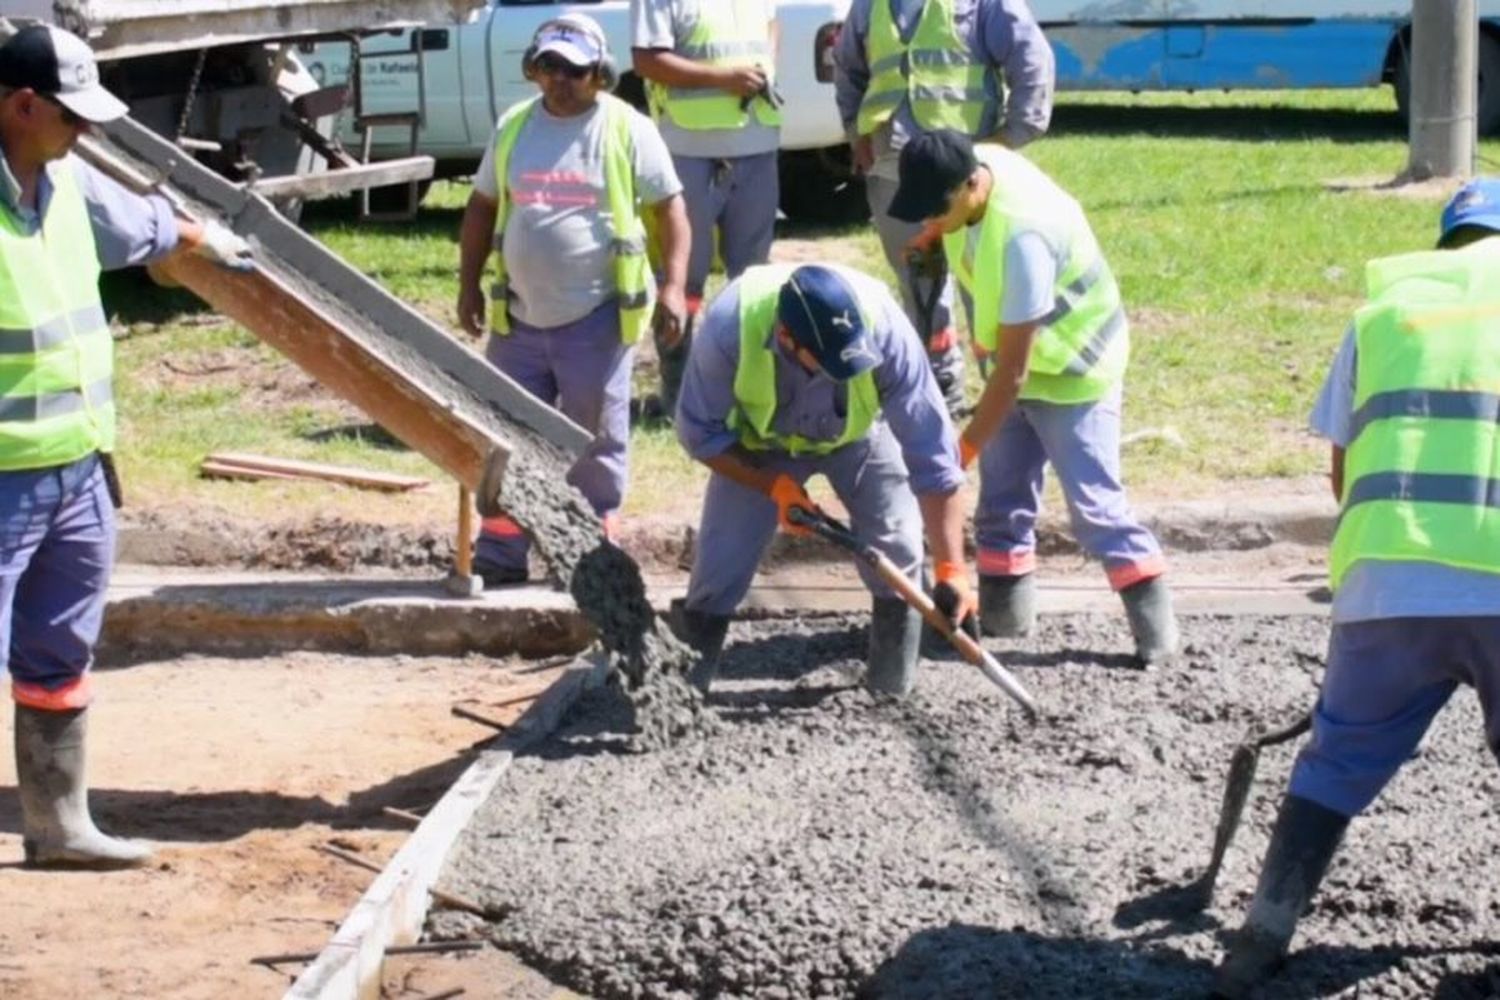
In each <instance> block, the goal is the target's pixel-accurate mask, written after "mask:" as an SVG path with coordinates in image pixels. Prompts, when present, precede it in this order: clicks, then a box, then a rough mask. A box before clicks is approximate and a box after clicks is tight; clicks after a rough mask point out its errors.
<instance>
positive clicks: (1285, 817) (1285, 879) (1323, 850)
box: [1213, 795, 1349, 1000]
mask: <svg viewBox="0 0 1500 1000" xmlns="http://www.w3.org/2000/svg"><path fill="white" fill-rule="evenodd" d="M1348 825H1349V817H1347V816H1345V815H1343V814H1342V813H1337V812H1334V811H1333V810H1332V809H1328V808H1325V807H1323V806H1320V805H1318V804H1317V803H1316V802H1313V801H1312V800H1310V799H1303V798H1298V797H1297V796H1294V795H1288V796H1287V797H1286V798H1285V799H1284V800H1282V803H1281V813H1280V814H1279V815H1278V816H1277V817H1276V826H1275V828H1274V829H1273V830H1272V831H1271V846H1270V847H1268V848H1267V849H1266V860H1265V862H1264V863H1263V864H1262V865H1261V869H1260V883H1259V884H1258V885H1257V886H1256V887H1255V899H1254V900H1253V901H1252V902H1251V904H1250V915H1249V916H1248V917H1246V918H1245V926H1243V927H1241V928H1240V930H1239V932H1238V933H1237V934H1236V935H1235V936H1234V938H1233V941H1232V943H1231V944H1230V946H1229V953H1228V954H1227V955H1225V956H1224V960H1223V961H1222V962H1220V963H1219V967H1218V969H1217V970H1215V972H1214V987H1213V995H1214V996H1216V997H1224V998H1230V1000H1235V998H1239V997H1243V996H1245V995H1246V994H1247V993H1249V992H1250V991H1251V990H1253V989H1254V988H1255V987H1257V986H1259V985H1260V984H1261V983H1263V982H1264V981H1265V980H1266V979H1267V978H1268V977H1269V976H1271V975H1272V974H1273V973H1275V972H1276V970H1277V969H1278V968H1280V967H1281V963H1282V962H1283V961H1284V960H1285V959H1286V951H1287V946H1288V945H1289V944H1290V943H1291V940H1292V933H1293V932H1294V931H1295V930H1296V929H1297V921H1298V919H1299V918H1301V916H1302V914H1303V912H1304V911H1305V910H1306V909H1307V904H1308V903H1309V902H1310V901H1311V900H1312V896H1313V893H1314V892H1316V891H1317V889H1318V883H1319V882H1321V881H1323V874H1324V873H1325V872H1326V871H1327V870H1328V863H1329V862H1330V861H1331V860H1333V855H1334V852H1336V851H1337V850H1338V847H1339V841H1341V840H1342V839H1343V836H1344V829H1345V828H1346V827H1348Z"/></svg>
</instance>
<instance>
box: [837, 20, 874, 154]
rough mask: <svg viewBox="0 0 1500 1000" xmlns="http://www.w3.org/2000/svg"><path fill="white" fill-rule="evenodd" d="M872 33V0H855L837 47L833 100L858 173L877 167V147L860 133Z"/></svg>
mask: <svg viewBox="0 0 1500 1000" xmlns="http://www.w3.org/2000/svg"><path fill="white" fill-rule="evenodd" d="M869 31H870V0H854V3H853V4H851V5H850V7H849V15H848V16H847V17H845V18H844V25H843V27H842V28H840V29H839V35H838V40H837V41H836V42H834V44H833V97H834V102H835V103H836V104H837V105H838V109H839V120H840V121H841V122H843V123H844V135H845V137H846V138H848V140H849V150H850V155H851V157H852V159H853V167H854V171H855V173H861V174H862V173H865V172H866V171H868V170H869V169H870V168H871V167H872V166H874V165H875V147H874V145H873V144H872V142H871V140H870V137H869V136H868V135H860V134H859V126H858V121H859V106H860V103H861V102H862V101H864V99H865V91H866V90H867V89H868V88H869V86H870V65H869V62H868V61H867V60H866V59H865V38H866V36H868V34H869Z"/></svg>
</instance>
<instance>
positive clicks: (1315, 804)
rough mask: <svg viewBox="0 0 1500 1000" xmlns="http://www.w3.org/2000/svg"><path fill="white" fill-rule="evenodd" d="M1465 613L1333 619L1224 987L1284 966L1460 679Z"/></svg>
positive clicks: (1241, 986)
mask: <svg viewBox="0 0 1500 1000" xmlns="http://www.w3.org/2000/svg"><path fill="white" fill-rule="evenodd" d="M1462 622H1463V619H1451V618H1389V619H1376V620H1372V621H1362V622H1349V623H1342V624H1335V625H1334V627H1333V634H1332V636H1331V638H1330V640H1329V645H1328V667H1327V670H1326V671H1325V673H1324V675H1323V687H1322V690H1321V691H1320V693H1319V696H1318V703H1317V707H1316V709H1315V710H1314V712H1313V730H1312V739H1311V740H1310V741H1309V743H1308V744H1307V746H1305V747H1303V749H1302V751H1301V753H1300V754H1298V757H1297V761H1296V763H1295V764H1294V765H1293V768H1292V778H1291V783H1290V785H1289V787H1288V790H1287V796H1286V798H1285V799H1284V801H1283V802H1282V807H1281V812H1280V814H1279V815H1278V817H1277V820H1276V825H1275V827H1274V828H1273V830H1272V832H1271V843H1270V846H1269V847H1268V848H1267V851H1266V858H1265V861H1264V862H1263V864H1262V865H1261V874H1260V880H1259V884H1258V885H1257V887H1256V891H1255V898H1254V899H1253V900H1252V902H1251V904H1250V913H1249V915H1248V916H1247V917H1246V920H1245V925H1244V927H1243V928H1241V929H1240V931H1239V932H1238V933H1237V934H1236V935H1235V936H1234V938H1233V939H1232V942H1231V946H1230V949H1229V953H1228V954H1227V955H1226V956H1225V958H1224V961H1223V963H1222V964H1221V965H1220V966H1219V969H1218V973H1217V975H1216V978H1215V990H1216V992H1217V993H1218V994H1219V995H1221V996H1226V997H1240V996H1244V995H1245V994H1247V993H1248V992H1250V991H1251V990H1253V989H1254V988H1255V987H1256V986H1257V985H1258V984H1260V983H1261V982H1263V981H1264V980H1265V979H1266V978H1267V977H1268V976H1270V975H1271V974H1273V973H1274V972H1275V970H1276V968H1277V967H1278V966H1279V965H1280V964H1281V962H1282V960H1283V958H1284V957H1285V955H1286V951H1287V947H1288V945H1289V944H1290V943H1291V939H1292V935H1293V933H1295V931H1296V928H1297V921H1298V919H1299V918H1300V917H1301V915H1302V913H1303V912H1304V911H1305V910H1306V908H1307V905H1308V903H1309V902H1310V901H1311V900H1312V896H1313V894H1314V893H1315V892H1316V891H1317V888H1318V884H1319V883H1320V882H1321V881H1322V878H1323V874H1324V872H1326V871H1327V869H1328V863H1329V861H1331V860H1332V858H1333V855H1334V853H1335V852H1336V851H1337V850H1338V845H1339V841H1340V839H1341V837H1342V836H1343V832H1344V829H1345V827H1346V826H1347V825H1348V823H1349V819H1350V818H1351V817H1353V816H1355V815H1357V814H1359V813H1360V812H1362V811H1363V810H1364V809H1365V807H1366V806H1368V805H1369V804H1370V803H1371V802H1373V801H1374V800H1375V797H1376V796H1377V795H1379V794H1380V791H1381V789H1383V788H1384V787H1385V785H1386V783H1387V782H1389V781H1390V779H1391V778H1392V777H1394V776H1395V774H1396V771H1397V770H1399V769H1400V767H1401V765H1402V764H1403V763H1405V762H1406V761H1407V760H1408V759H1410V757H1411V755H1412V754H1413V753H1414V752H1415V751H1416V748H1417V745H1418V744H1419V743H1420V742H1421V740H1422V736H1423V735H1424V734H1425V733H1426V732H1427V729H1428V727H1429V726H1430V725H1431V724H1432V720H1433V717H1434V716H1436V715H1437V713H1438V711H1439V710H1440V709H1441V708H1442V707H1443V705H1444V704H1446V703H1447V701H1448V698H1449V696H1450V695H1452V693H1453V691H1454V689H1455V688H1456V687H1457V680H1456V679H1455V674H1456V673H1457V671H1458V670H1459V669H1460V668H1461V666H1462V662H1461V661H1462V660H1463V658H1464V657H1465V655H1466V653H1465V648H1464V640H1465V639H1466V638H1467V636H1466V634H1465V631H1464V629H1463V627H1462ZM1486 655H1490V654H1486Z"/></svg>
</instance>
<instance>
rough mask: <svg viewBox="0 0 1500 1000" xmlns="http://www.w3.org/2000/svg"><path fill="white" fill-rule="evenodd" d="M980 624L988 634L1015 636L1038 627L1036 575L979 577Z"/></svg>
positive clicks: (1024, 634) (1008, 637) (1013, 637)
mask: <svg viewBox="0 0 1500 1000" xmlns="http://www.w3.org/2000/svg"><path fill="white" fill-rule="evenodd" d="M979 627H980V629H981V630H982V631H983V633H984V634H985V635H990V636H994V637H996V638H999V639H1016V638H1020V637H1022V636H1027V635H1030V634H1031V630H1032V629H1034V628H1035V627H1036V577H1035V575H1034V574H1031V573H1022V574H1021V575H1020V576H986V575H984V574H982V573H981V574H980V576H979Z"/></svg>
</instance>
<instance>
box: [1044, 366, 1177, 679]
mask: <svg viewBox="0 0 1500 1000" xmlns="http://www.w3.org/2000/svg"><path fill="white" fill-rule="evenodd" d="M1120 400H1121V391H1120V389H1119V388H1116V389H1115V390H1114V391H1113V392H1111V393H1110V394H1109V395H1107V396H1105V397H1104V398H1103V399H1101V400H1099V401H1097V402H1095V403H1085V404H1077V405H1067V406H1064V405H1056V404H1052V403H1040V402H1034V401H1028V402H1025V403H1023V404H1022V408H1023V409H1024V410H1025V411H1026V414H1027V416H1028V418H1029V419H1030V420H1031V422H1032V425H1033V426H1034V427H1035V428H1036V431H1037V436H1038V437H1039V438H1040V439H1041V441H1042V448H1043V449H1044V450H1045V451H1046V453H1047V459H1048V460H1049V461H1050V462H1051V463H1052V467H1053V468H1054V469H1055V470H1057V479H1058V483H1059V484H1060V485H1061V486H1062V491H1063V496H1064V497H1066V498H1067V501H1068V513H1069V515H1070V518H1071V520H1072V525H1073V534H1074V536H1075V537H1076V538H1077V539H1078V544H1080V545H1081V546H1083V549H1084V551H1086V552H1088V553H1089V554H1090V555H1092V556H1094V557H1095V558H1097V559H1099V560H1101V561H1102V562H1103V563H1104V572H1105V575H1106V576H1107V577H1108V578H1109V584H1110V586H1111V587H1113V588H1114V589H1115V590H1116V591H1117V592H1118V593H1119V594H1120V600H1121V602H1122V603H1123V604H1124V606H1125V613H1126V615H1127V617H1128V618H1129V621H1130V631H1131V634H1132V635H1133V636H1134V637H1135V644H1136V653H1137V654H1138V655H1139V656H1140V658H1141V660H1142V661H1143V662H1145V663H1154V662H1157V661H1159V660H1162V659H1164V658H1166V657H1168V656H1170V655H1172V653H1174V652H1176V649H1177V643H1178V632H1177V617H1176V615H1175V614H1174V613H1173V611H1172V598H1171V593H1170V592H1169V591H1168V589H1167V585H1166V581H1165V580H1163V579H1162V578H1161V577H1162V574H1163V573H1164V572H1166V568H1167V564H1166V559H1165V558H1163V556H1162V552H1161V546H1160V545H1159V544H1158V543H1157V541H1156V537H1155V536H1154V535H1152V534H1151V532H1150V531H1148V530H1147V529H1146V528H1145V527H1144V526H1143V525H1142V524H1141V523H1140V521H1139V520H1137V519H1136V516H1135V514H1134V513H1132V511H1131V510H1130V504H1129V503H1128V502H1127V501H1126V499H1125V487H1124V486H1123V485H1122V484H1121V482H1120Z"/></svg>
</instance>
